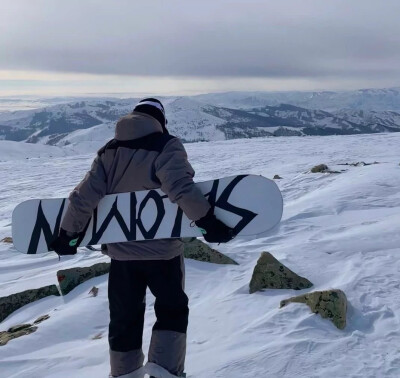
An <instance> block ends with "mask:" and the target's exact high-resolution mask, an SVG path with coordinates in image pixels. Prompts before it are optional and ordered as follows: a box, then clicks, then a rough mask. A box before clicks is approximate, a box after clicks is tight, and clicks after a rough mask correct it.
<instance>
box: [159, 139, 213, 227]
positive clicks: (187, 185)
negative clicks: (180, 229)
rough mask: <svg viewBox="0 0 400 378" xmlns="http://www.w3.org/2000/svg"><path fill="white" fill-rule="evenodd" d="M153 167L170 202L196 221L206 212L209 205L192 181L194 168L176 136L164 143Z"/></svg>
mask: <svg viewBox="0 0 400 378" xmlns="http://www.w3.org/2000/svg"><path fill="white" fill-rule="evenodd" d="M154 167H155V174H156V176H157V178H158V180H159V181H160V182H161V190H162V191H163V192H164V193H166V194H167V195H168V198H169V199H170V200H171V202H173V203H176V204H178V206H179V207H180V208H181V209H182V210H183V212H184V213H185V214H186V216H187V217H188V218H189V219H191V220H193V221H196V220H198V219H200V218H202V217H203V216H205V215H206V214H207V212H208V210H209V209H210V207H211V206H210V204H209V202H208V201H207V199H206V198H205V197H204V195H203V194H202V193H201V191H200V190H199V189H198V188H197V187H196V186H195V183H194V182H193V177H194V170H193V168H192V166H191V165H190V163H189V162H188V159H187V154H186V151H185V148H184V147H183V144H182V142H181V141H180V140H179V139H178V138H174V139H171V140H170V141H169V142H168V143H167V144H166V145H165V147H164V149H163V150H162V152H161V153H160V155H159V156H158V157H157V159H156V160H155V163H154Z"/></svg>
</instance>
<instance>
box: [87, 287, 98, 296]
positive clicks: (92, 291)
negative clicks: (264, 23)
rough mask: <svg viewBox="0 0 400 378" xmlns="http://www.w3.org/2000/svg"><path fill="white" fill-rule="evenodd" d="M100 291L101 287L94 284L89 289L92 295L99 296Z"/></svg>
mask: <svg viewBox="0 0 400 378" xmlns="http://www.w3.org/2000/svg"><path fill="white" fill-rule="evenodd" d="M98 293H99V288H98V287H96V286H93V287H92V288H91V289H90V291H89V294H91V295H92V297H97V294H98Z"/></svg>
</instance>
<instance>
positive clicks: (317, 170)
mask: <svg viewBox="0 0 400 378" xmlns="http://www.w3.org/2000/svg"><path fill="white" fill-rule="evenodd" d="M328 169H329V168H328V166H327V165H325V164H319V165H316V166H315V167H313V168H311V173H323V172H326V171H327V170H328Z"/></svg>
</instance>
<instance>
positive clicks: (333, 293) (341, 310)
mask: <svg viewBox="0 0 400 378" xmlns="http://www.w3.org/2000/svg"><path fill="white" fill-rule="evenodd" d="M288 303H305V304H306V305H307V306H309V307H310V309H311V311H312V312H314V313H316V314H319V315H321V316H322V317H323V318H328V319H329V320H331V321H332V323H333V324H334V325H335V326H336V327H337V328H339V329H344V328H345V327H346V313H347V298H346V294H345V293H344V292H343V291H341V290H326V291H315V292H313V293H307V294H303V295H299V296H297V297H292V298H289V299H285V300H283V301H281V304H280V307H284V306H286V305H287V304H288Z"/></svg>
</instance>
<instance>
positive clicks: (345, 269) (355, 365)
mask: <svg viewBox="0 0 400 378" xmlns="http://www.w3.org/2000/svg"><path fill="white" fill-rule="evenodd" d="M399 144H400V134H375V135H361V136H360V135H357V136H329V137H301V138H300V137H291V138H284V137H283V138H258V139H251V140H234V141H218V142H211V143H193V144H189V145H187V146H186V147H187V150H188V153H189V156H190V158H191V161H192V163H193V165H194V167H195V169H196V171H197V180H199V181H200V180H206V179H210V178H215V177H220V176H225V175H231V174H233V173H256V174H262V175H265V176H267V177H272V176H273V175H274V174H279V175H281V176H282V177H283V180H280V181H279V182H278V184H279V186H280V188H281V190H282V193H283V196H284V200H285V209H284V217H283V220H282V224H281V227H280V229H279V230H278V231H277V232H276V233H275V234H273V235H265V236H264V237H260V238H258V239H253V240H235V241H233V242H231V243H229V244H228V245H220V246H215V247H216V248H218V249H220V250H221V251H222V252H224V253H226V254H228V255H229V256H230V257H232V258H234V259H236V260H237V261H238V262H239V263H240V265H238V266H218V265H212V264H207V263H200V262H195V261H190V260H187V269H186V271H187V291H188V295H189V298H190V303H191V313H190V324H189V331H188V355H187V364H186V365H187V372H188V373H189V376H190V377H195V378H210V377H220V378H243V377H244V378H253V377H267V378H276V377H288V378H289V377H290V378H292V377H296V378H297V377H302V378H319V377H328V378H330V377H332V378H342V377H343V378H344V377H371V378H372V377H393V378H397V377H399V376H400V358H399V352H398V341H399V339H400V318H399V313H400V287H399V283H398V277H399V273H400V259H399V256H400V233H399V224H400V189H399V188H400V167H399V156H398V146H399ZM92 158H93V155H82V156H79V155H74V156H71V157H68V158H53V159H47V158H42V159H32V160H15V161H9V162H0V170H1V171H2V172H4V174H5V175H6V176H7V177H8V180H7V182H2V183H1V184H0V185H1V192H2V196H1V197H0V239H1V238H3V237H5V236H9V235H10V234H11V228H10V217H11V211H12V208H13V206H15V205H16V204H17V203H19V202H20V201H22V200H24V199H28V198H33V197H51V196H54V197H56V196H60V195H66V194H67V193H68V192H69V191H70V189H71V188H72V187H73V186H74V185H75V184H76V183H77V182H78V181H79V180H80V178H81V177H82V176H83V174H84V172H85V170H87V169H88V168H89V166H90V162H91V160H92ZM375 160H376V161H379V162H380V163H381V164H376V165H371V166H365V167H346V166H341V165H338V164H340V163H347V162H349V163H350V162H357V161H367V162H368V161H375ZM318 163H326V164H328V165H329V166H330V167H331V168H333V169H347V171H346V172H344V173H342V174H336V175H335V174H332V175H328V174H310V173H308V171H309V169H310V168H311V167H312V166H314V165H316V164H318ZM261 251H270V252H271V253H273V254H274V256H275V257H276V258H278V259H280V260H281V261H282V262H283V263H284V264H286V265H287V266H288V267H289V268H291V269H293V270H294V271H295V272H297V273H298V274H300V275H302V276H305V277H307V278H308V279H310V280H311V281H312V282H313V283H314V284H315V286H314V287H313V288H312V290H323V289H328V288H338V289H342V290H344V291H345V293H346V294H347V296H348V299H349V301H350V308H349V312H348V325H347V327H346V329H345V330H344V331H339V330H337V329H336V328H335V327H334V326H333V325H332V324H331V323H330V322H329V321H328V320H324V319H321V318H320V317H319V316H317V315H314V314H311V313H310V311H309V309H308V307H306V306H305V305H301V304H291V305H289V306H287V307H285V308H283V309H279V308H278V307H279V302H280V300H282V299H285V298H287V297H290V296H293V295H297V294H299V292H297V291H296V292H295V291H291V290H276V291H274V290H267V291H265V292H259V293H255V294H252V295H249V294H248V283H249V281H250V277H251V274H252V270H253V268H254V266H255V263H256V261H257V259H258V257H259V254H260V252H261ZM106 260H107V258H106V257H103V256H101V255H99V254H97V253H93V252H88V251H85V252H84V251H81V252H80V253H79V254H78V255H76V256H74V257H71V258H62V260H61V261H60V262H59V261H58V258H56V257H55V256H53V255H52V254H46V255H41V256H27V255H22V254H19V253H17V252H16V251H15V250H14V249H13V248H12V247H9V246H8V245H6V244H1V243H0V292H1V293H2V295H7V294H11V293H14V292H19V291H21V290H24V289H28V288H34V287H39V286H42V285H46V284H50V283H55V282H56V280H55V272H56V270H58V269H61V268H65V267H70V266H85V265H91V264H93V263H95V262H98V261H106ZM93 285H96V286H98V287H99V289H100V291H99V296H98V297H96V298H92V297H90V296H89V295H88V292H89V290H90V288H91V287H92V286H93ZM106 291H107V277H105V276H103V277H98V278H95V279H93V280H90V281H88V282H87V283H85V284H83V285H81V286H79V287H78V288H76V289H75V290H74V291H72V292H71V293H70V294H69V295H67V296H66V297H65V298H47V299H43V300H41V301H39V302H37V303H33V304H31V305H28V306H26V307H25V308H23V309H21V310H19V311H17V312H16V313H14V314H12V315H11V316H9V317H8V318H7V319H6V320H5V321H3V322H2V323H0V330H4V329H7V327H9V326H12V325H15V324H20V323H23V322H31V321H32V320H34V319H35V318H36V317H37V316H39V315H43V314H47V313H48V314H50V316H51V318H50V319H49V320H47V321H45V322H43V323H42V324H40V325H39V329H38V330H37V332H35V333H34V334H31V335H29V336H24V337H22V338H19V339H16V340H12V341H11V342H9V343H8V344H7V345H6V346H3V347H0V366H1V370H0V376H2V377H3V376H4V377H13V378H28V377H29V378H36V377H41V378H56V377H57V378H58V377H59V376H60V374H61V375H66V376H68V377H74V378H75V377H77V378H80V377H89V378H90V377H93V378H97V377H106V376H107V372H108V351H107V323H108V306H107V298H106ZM302 292H306V291H302ZM153 303H154V299H153V298H152V296H151V295H150V294H148V300H147V317H146V323H145V338H144V340H145V342H144V349H145V350H147V347H148V343H149V336H150V333H151V326H152V324H153V322H154V311H153V309H152V305H153ZM98 334H101V335H102V338H101V339H98V340H92V338H93V337H94V336H95V335H98Z"/></svg>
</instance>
